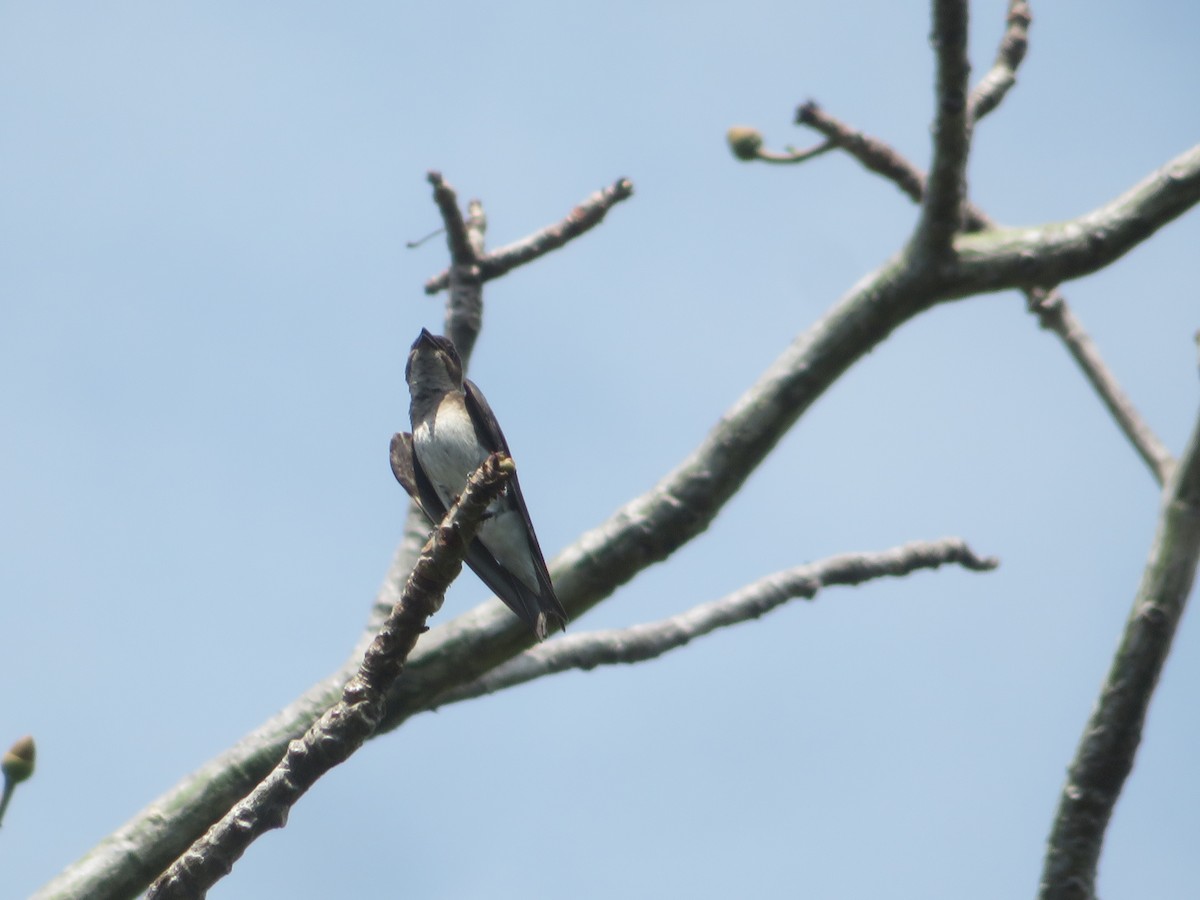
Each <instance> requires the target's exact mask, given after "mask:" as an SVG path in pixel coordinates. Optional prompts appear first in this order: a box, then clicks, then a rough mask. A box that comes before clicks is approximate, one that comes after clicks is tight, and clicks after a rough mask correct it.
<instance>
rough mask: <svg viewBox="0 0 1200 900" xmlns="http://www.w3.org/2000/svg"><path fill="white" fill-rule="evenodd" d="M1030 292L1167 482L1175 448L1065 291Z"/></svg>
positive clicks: (1034, 307) (1034, 305)
mask: <svg viewBox="0 0 1200 900" xmlns="http://www.w3.org/2000/svg"><path fill="white" fill-rule="evenodd" d="M1027 296H1028V298H1029V309H1030V311H1031V312H1032V313H1034V314H1035V315H1036V316H1037V317H1038V320H1039V321H1040V322H1041V324H1042V327H1043V328H1046V329H1048V330H1050V331H1053V332H1054V333H1055V334H1056V335H1058V337H1059V338H1060V339H1061V340H1062V342H1063V344H1065V345H1066V347H1067V350H1068V351H1070V353H1071V356H1072V357H1073V358H1074V360H1075V362H1076V363H1077V364H1078V365H1079V368H1080V369H1081V370H1082V371H1083V374H1084V375H1085V376H1086V377H1087V380H1088V381H1089V382H1090V383H1091V385H1092V387H1093V388H1094V389H1095V391H1096V393H1097V394H1098V395H1099V396H1100V399H1101V400H1102V401H1103V402H1104V405H1105V407H1107V409H1108V411H1109V412H1110V413H1111V414H1112V417H1113V418H1114V419H1115V420H1116V422H1117V425H1118V426H1120V428H1121V431H1122V432H1123V433H1124V434H1125V437H1127V438H1128V439H1129V443H1131V444H1133V448H1134V449H1135V450H1137V452H1138V454H1139V455H1140V456H1141V457H1142V459H1143V460H1144V461H1145V463H1146V465H1147V466H1149V468H1150V473H1151V474H1152V475H1153V476H1154V478H1155V480H1156V481H1157V482H1158V483H1159V484H1160V485H1162V484H1164V483H1165V482H1166V480H1167V476H1168V475H1170V474H1171V468H1172V467H1173V466H1174V464H1175V461H1174V459H1172V457H1171V452H1170V451H1169V450H1167V448H1166V447H1165V446H1164V445H1163V443H1162V441H1160V440H1159V439H1158V436H1157V435H1156V434H1155V433H1154V431H1153V430H1152V429H1151V428H1150V425H1149V423H1147V422H1146V420H1145V419H1143V418H1142V416H1141V413H1139V412H1138V411H1137V407H1135V406H1134V405H1133V401H1131V400H1130V399H1129V397H1128V396H1127V395H1126V394H1125V391H1124V390H1122V389H1121V385H1119V384H1118V383H1117V380H1116V378H1115V377H1114V376H1113V374H1112V372H1110V371H1109V369H1108V366H1107V365H1105V363H1104V360H1103V359H1101V357H1100V351H1099V350H1098V349H1096V345H1095V343H1094V342H1093V341H1092V339H1091V337H1089V336H1088V333H1087V332H1086V331H1084V329H1083V325H1082V324H1081V323H1080V321H1079V320H1078V319H1077V318H1075V314H1074V313H1073V312H1071V308H1070V307H1069V306H1068V305H1067V302H1066V300H1065V299H1064V298H1063V296H1062V294H1060V293H1059V292H1058V291H1044V290H1040V289H1039V290H1032V291H1029V292H1028V294H1027Z"/></svg>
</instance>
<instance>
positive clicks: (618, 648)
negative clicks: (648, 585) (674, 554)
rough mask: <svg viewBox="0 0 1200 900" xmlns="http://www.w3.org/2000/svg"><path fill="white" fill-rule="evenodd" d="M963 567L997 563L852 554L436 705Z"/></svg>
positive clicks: (564, 652) (603, 637)
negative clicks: (787, 608) (846, 592)
mask: <svg viewBox="0 0 1200 900" xmlns="http://www.w3.org/2000/svg"><path fill="white" fill-rule="evenodd" d="M948 563H957V564H958V565H960V566H962V567H963V568H966V569H969V570H971V571H975V572H984V571H988V570H990V569H994V568H995V567H996V566H997V564H998V563H997V561H996V560H995V559H992V558H982V559H981V558H980V557H978V556H976V555H975V553H974V552H973V551H972V550H971V548H970V547H968V546H967V545H966V543H965V542H964V541H962V540H959V539H958V538H945V539H943V540H940V541H915V542H912V543H909V544H904V545H903V546H900V547H895V548H893V549H891V550H885V551H883V552H880V553H848V554H844V555H842V556H834V557H830V558H829V559H825V560H821V561H820V562H815V563H810V564H809V565H804V566H796V567H795V568H793V569H788V570H786V571H783V572H776V573H775V574H774V575H768V576H767V577H766V578H762V579H760V580H758V581H756V582H754V583H753V584H749V585H747V586H746V587H744V588H741V589H740V590H737V591H735V592H733V593H732V594H729V595H728V596H726V597H722V598H721V599H720V600H714V601H712V602H711V603H704V604H701V605H699V606H695V607H693V608H692V609H690V610H688V611H687V612H683V613H680V614H679V615H675V616H671V617H670V618H668V619H663V620H661V621H658V622H649V623H646V624H643V625H634V626H633V627H631V628H621V629H613V630H609V631H592V632H585V633H582V634H572V635H567V636H565V637H561V638H557V639H555V640H553V641H550V642H549V643H545V644H538V645H537V646H534V647H531V648H530V649H528V650H526V651H525V652H524V653H522V654H521V655H520V656H517V657H514V658H513V659H510V660H509V661H508V662H506V663H504V664H502V665H500V666H497V667H496V668H495V669H492V670H491V671H490V672H487V673H486V674H484V675H482V676H481V677H479V678H477V679H475V680H474V681H472V682H470V683H469V684H464V685H461V686H459V687H457V688H455V689H454V690H452V691H450V692H449V693H447V694H444V695H442V696H441V697H438V698H437V705H438V706H445V705H446V704H449V703H457V702H459V701H462V700H470V699H473V698H475V697H480V696H483V695H484V694H494V693H496V692H497V691H501V690H504V689H505V688H510V687H515V686H516V685H518V684H524V683H525V682H527V681H533V680H534V679H537V678H541V677H543V676H545V675H552V674H555V673H557V672H565V671H568V670H571V669H584V670H590V669H594V668H596V667H597V666H611V665H616V664H620V663H637V662H643V661H645V660H647V659H654V658H655V657H658V656H662V655H663V654H664V653H668V652H669V651H671V650H675V649H678V648H680V647H683V646H686V645H687V644H689V643H691V642H692V641H693V640H695V639H696V638H698V637H702V636H704V635H706V634H711V633H712V632H714V631H716V630H718V629H720V628H728V627H729V626H731V625H738V624H741V623H742V622H747V621H749V620H750V619H757V618H758V617H760V616H763V615H765V614H766V613H768V612H770V611H771V610H773V609H775V608H776V607H779V606H782V605H784V604H785V603H787V602H788V601H789V600H795V599H798V598H803V599H807V600H811V599H813V598H814V597H815V596H816V595H817V593H818V592H819V591H820V590H821V589H822V588H826V587H833V586H835V585H856V584H862V583H863V582H865V581H870V580H872V579H875V578H883V577H885V576H889V575H890V576H902V575H908V574H910V573H912V572H915V571H917V570H918V569H936V568H938V567H939V566H943V565H946V564H948Z"/></svg>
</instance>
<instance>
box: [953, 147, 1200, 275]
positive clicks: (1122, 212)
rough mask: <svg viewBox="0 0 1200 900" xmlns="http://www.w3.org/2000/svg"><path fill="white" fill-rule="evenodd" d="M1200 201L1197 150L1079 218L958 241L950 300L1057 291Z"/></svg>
mask: <svg viewBox="0 0 1200 900" xmlns="http://www.w3.org/2000/svg"><path fill="white" fill-rule="evenodd" d="M1197 202H1200V146H1196V147H1193V148H1191V149H1190V150H1187V151H1185V152H1183V153H1182V154H1180V155H1179V156H1177V157H1176V158H1175V159H1173V160H1171V162H1169V163H1167V164H1166V165H1165V166H1163V167H1162V168H1161V169H1159V170H1158V171H1157V172H1154V173H1152V174H1151V175H1149V176H1148V177H1146V178H1144V179H1142V181H1140V182H1138V183H1137V184H1135V185H1134V186H1133V187H1132V188H1130V189H1129V190H1128V191H1126V192H1125V193H1124V194H1122V195H1121V196H1120V197H1117V198H1116V199H1115V200H1111V201H1109V202H1108V203H1106V204H1104V205H1103V206H1101V207H1099V208H1097V209H1095V210H1093V211H1092V212H1090V213H1086V214H1084V215H1082V216H1080V217H1079V218H1077V219H1071V220H1070V221H1067V222H1057V223H1053V224H1048V225H1035V226H1031V227H1025V228H991V229H988V230H986V231H980V232H976V233H974V234H961V235H959V236H958V237H957V238H956V239H955V241H954V250H955V253H956V259H955V260H954V262H953V263H952V264H949V265H948V267H947V268H948V271H947V272H946V273H945V278H946V282H947V291H948V292H949V294H950V296H952V297H968V296H971V295H972V294H980V293H987V292H989V291H999V290H1005V289H1008V288H1021V289H1024V288H1027V287H1028V288H1033V287H1038V286H1041V285H1047V284H1061V283H1062V282H1064V281H1068V280H1070V279H1072V278H1079V277H1081V276H1084V275H1090V274H1091V273H1092V272H1095V271H1097V270H1099V269H1102V268H1104V267H1105V266H1107V265H1109V264H1110V263H1113V262H1115V261H1116V260H1118V259H1120V258H1121V257H1122V256H1124V255H1125V254H1126V253H1128V252H1129V251H1130V250H1132V249H1133V248H1134V247H1136V246H1137V245H1138V244H1140V243H1141V242H1142V241H1144V240H1146V239H1147V238H1148V237H1150V236H1151V235H1152V234H1154V233H1155V232H1156V231H1158V229H1160V228H1162V227H1163V226H1164V225H1166V224H1167V223H1169V222H1172V221H1174V220H1175V219H1176V218H1178V217H1179V216H1181V215H1183V213H1185V212H1187V211H1188V210H1189V209H1191V208H1192V207H1193V206H1195V205H1196V203H1197Z"/></svg>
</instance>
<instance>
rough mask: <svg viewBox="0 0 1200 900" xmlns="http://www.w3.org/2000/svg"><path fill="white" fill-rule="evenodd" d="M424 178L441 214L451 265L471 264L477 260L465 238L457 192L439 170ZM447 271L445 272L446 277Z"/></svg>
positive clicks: (464, 226)
mask: <svg viewBox="0 0 1200 900" xmlns="http://www.w3.org/2000/svg"><path fill="white" fill-rule="evenodd" d="M426 179H427V180H428V181H429V183H430V184H431V185H433V199H434V202H435V203H437V207H438V212H440V213H441V214H442V223H443V224H444V226H445V228H446V243H447V244H448V245H449V247H450V261H451V265H456V266H465V265H472V264H473V263H475V262H476V261H477V260H476V259H475V253H474V251H473V250H472V249H471V242H470V241H469V240H468V239H467V223H466V221H465V220H464V219H463V214H462V211H461V210H460V209H459V208H458V194H457V193H456V192H455V190H454V188H452V187H451V186H450V185H449V184H447V183H446V180H445V179H444V178H442V173H441V172H433V171H431V172H429V173H428V175H426ZM448 277H449V273H447V278H448Z"/></svg>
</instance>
